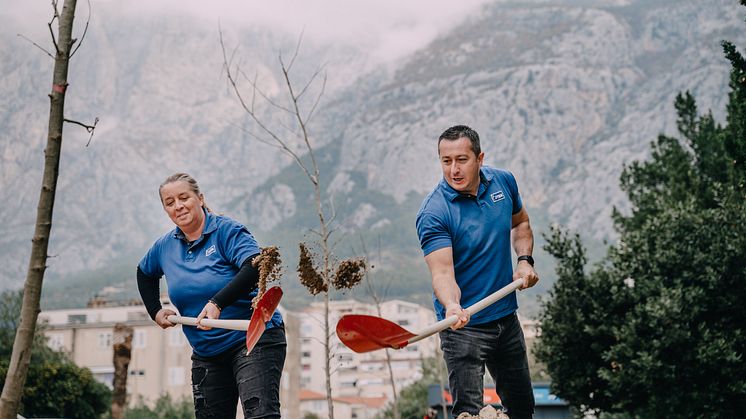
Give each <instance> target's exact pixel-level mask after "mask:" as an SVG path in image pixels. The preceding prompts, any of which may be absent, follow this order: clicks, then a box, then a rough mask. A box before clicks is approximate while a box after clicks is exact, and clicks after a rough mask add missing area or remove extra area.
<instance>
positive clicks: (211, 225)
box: [174, 207, 218, 241]
mask: <svg viewBox="0 0 746 419" xmlns="http://www.w3.org/2000/svg"><path fill="white" fill-rule="evenodd" d="M202 211H203V212H204V213H205V228H204V230H202V236H204V235H206V234H210V233H212V232H213V231H215V230H217V229H218V223H217V220H216V219H217V217H216V216H215V215H214V214H213V213H211V212H210V211H207V210H206V209H205V208H204V207H203V208H202ZM202 236H200V238H201V237H202ZM174 238H177V239H181V240H186V236H185V235H184V233H183V232H182V231H181V229H180V228H179V227H176V228H175V229H174ZM197 241H199V239H197Z"/></svg>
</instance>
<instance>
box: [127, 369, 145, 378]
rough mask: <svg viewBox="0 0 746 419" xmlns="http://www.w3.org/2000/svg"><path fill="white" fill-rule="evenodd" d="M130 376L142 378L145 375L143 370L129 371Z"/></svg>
mask: <svg viewBox="0 0 746 419" xmlns="http://www.w3.org/2000/svg"><path fill="white" fill-rule="evenodd" d="M130 375H134V376H140V377H142V376H143V375H145V370H130Z"/></svg>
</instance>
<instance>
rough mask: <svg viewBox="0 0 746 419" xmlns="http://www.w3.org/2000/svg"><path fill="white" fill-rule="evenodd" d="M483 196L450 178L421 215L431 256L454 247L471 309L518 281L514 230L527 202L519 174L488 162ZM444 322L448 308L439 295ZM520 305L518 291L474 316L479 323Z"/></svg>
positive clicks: (482, 183)
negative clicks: (455, 186) (512, 239)
mask: <svg viewBox="0 0 746 419" xmlns="http://www.w3.org/2000/svg"><path fill="white" fill-rule="evenodd" d="M479 175H480V184H479V191H478V192H477V196H476V197H474V196H467V195H462V194H460V193H459V192H457V191H456V190H454V189H453V188H452V187H451V186H450V185H448V182H446V180H445V179H441V181H440V183H439V184H438V186H437V187H435V189H434V190H433V191H432V192H430V194H429V195H428V196H427V197H426V198H425V200H424V201H423V203H422V207H421V208H420V211H419V212H418V214H417V234H418V235H419V238H420V246H421V247H422V251H423V253H424V254H425V256H427V255H428V254H430V253H432V252H433V251H435V250H438V249H442V248H445V247H450V248H452V250H453V267H454V271H455V274H456V283H457V284H458V286H459V288H461V306H462V307H469V306H471V305H472V304H474V303H476V302H477V301H479V300H481V299H483V298H484V297H486V296H488V295H490V294H492V293H493V292H495V291H497V290H498V289H500V288H502V287H504V286H505V285H508V284H509V283H510V282H512V281H513V263H512V257H511V254H512V252H511V245H510V230H511V228H512V224H513V223H512V217H513V215H514V214H516V213H518V211H520V210H521V207H522V206H523V204H522V202H521V196H520V195H519V194H518V185H517V184H516V181H515V178H514V177H513V174H512V173H510V172H508V171H505V170H499V169H495V168H492V167H487V166H482V168H481V169H480V173H479ZM433 304H434V306H435V313H436V315H437V317H438V320H442V319H443V318H444V317H445V308H444V307H443V305H442V304H441V303H440V301H438V299H437V298H436V297H435V295H434V294H433ZM517 309H518V302H517V300H516V296H515V293H511V294H510V295H508V296H506V297H505V298H503V299H502V300H500V301H498V302H497V303H495V304H493V305H491V306H489V307H487V308H485V309H484V310H482V311H480V312H479V313H477V314H475V315H474V316H472V318H471V321H470V324H473V325H477V324H481V323H487V322H489V321H492V320H496V319H499V318H501V317H504V316H507V315H508V314H511V313H513V312H514V311H516V310H517Z"/></svg>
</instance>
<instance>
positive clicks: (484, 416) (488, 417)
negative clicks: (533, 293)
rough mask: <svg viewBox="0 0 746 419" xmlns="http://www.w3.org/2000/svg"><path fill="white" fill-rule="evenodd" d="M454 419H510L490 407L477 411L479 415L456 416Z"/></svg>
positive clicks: (464, 414)
mask: <svg viewBox="0 0 746 419" xmlns="http://www.w3.org/2000/svg"><path fill="white" fill-rule="evenodd" d="M456 419H510V418H509V417H508V415H506V414H505V413H503V412H501V411H498V410H496V409H495V408H494V407H492V406H485V407H483V408H482V410H480V411H479V415H477V416H474V415H470V414H468V413H462V414H460V415H458V417H457V418H456Z"/></svg>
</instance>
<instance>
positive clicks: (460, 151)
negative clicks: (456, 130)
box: [438, 137, 484, 195]
mask: <svg viewBox="0 0 746 419" xmlns="http://www.w3.org/2000/svg"><path fill="white" fill-rule="evenodd" d="M438 154H439V155H440V166H441V168H442V169H443V178H445V180H446V182H448V184H449V185H451V187H452V188H453V189H455V190H456V191H458V192H461V193H468V194H471V195H476V194H477V192H478V191H479V168H480V167H482V160H483V159H484V153H479V155H478V156H477V155H476V154H474V151H473V150H472V149H471V141H469V139H468V138H466V137H461V138H459V139H458V140H442V141H441V142H440V144H439V145H438Z"/></svg>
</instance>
